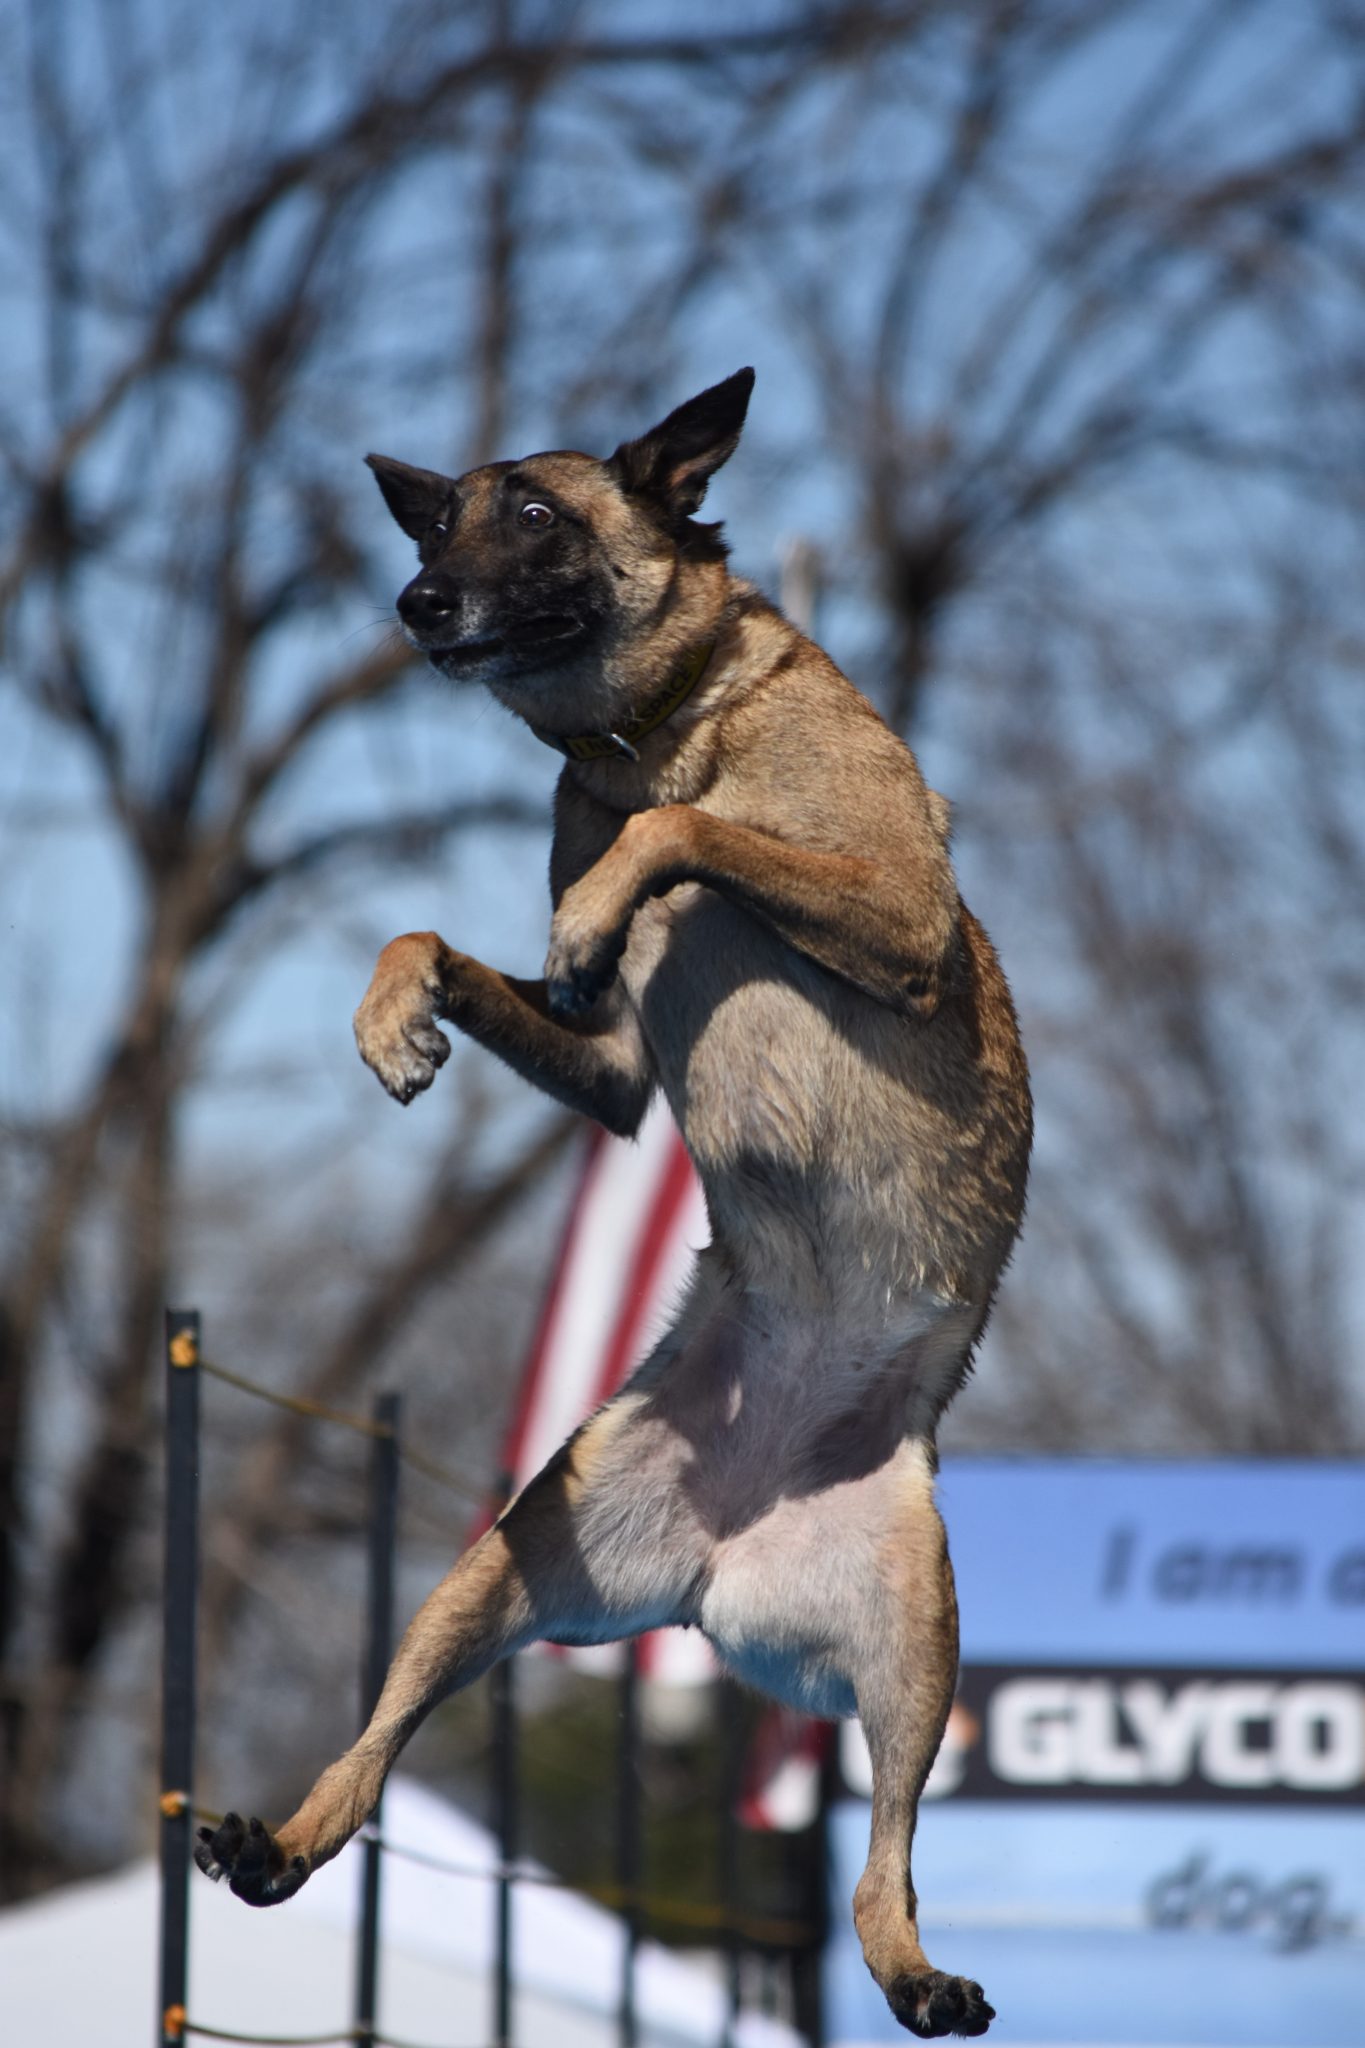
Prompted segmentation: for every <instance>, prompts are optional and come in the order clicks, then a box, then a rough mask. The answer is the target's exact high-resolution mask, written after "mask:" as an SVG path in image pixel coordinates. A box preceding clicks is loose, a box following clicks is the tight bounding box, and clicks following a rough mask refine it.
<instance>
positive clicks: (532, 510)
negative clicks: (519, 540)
mask: <svg viewBox="0 0 1365 2048" xmlns="http://www.w3.org/2000/svg"><path fill="white" fill-rule="evenodd" d="M517 520H518V523H519V524H520V525H522V526H553V525H554V522H555V515H554V513H553V512H552V511H551V510H550V508H549V506H548V505H541V504H537V503H532V504H530V505H523V506H522V508H521V510H520V512H518V514H517Z"/></svg>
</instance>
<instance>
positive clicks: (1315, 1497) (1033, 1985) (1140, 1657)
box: [826, 1459, 1365, 2048]
mask: <svg viewBox="0 0 1365 2048" xmlns="http://www.w3.org/2000/svg"><path fill="white" fill-rule="evenodd" d="M940 1499H941V1502H942V1506H943V1511H944V1517H945V1520H946V1521H947V1524H948V1531H949V1542H950V1547H951V1550H952V1554H953V1561H954V1566H955V1569H956V1572H957V1580H958V1592H959V1598H960V1602H961V1608H962V1653H963V1668H962V1676H961V1683H960V1687H959V1692H958V1698H957V1702H956V1704H955V1706H954V1709H953V1715H952V1719H951V1721H950V1723H949V1729H948V1733H947V1736H946V1737H945V1740H944V1744H943V1748H942V1750H941V1752H940V1755H939V1759H938V1762H937V1763H936V1765H935V1768H934V1773H933V1776H932V1778H931V1780H930V1785H929V1787H928V1788H927V1790H928V1795H929V1796H928V1797H927V1798H926V1800H925V1803H924V1806H923V1807H922V1809H921V1819H920V1829H919V1835H918V1838H917V1842H916V1855H915V1875H916V1883H917V1888H918V1891H919V1894H920V1899H921V1919H920V1925H921V1931H922V1934H923V1937H924V1942H925V1947H926V1949H927V1950H928V1952H929V1955H930V1957H931V1959H932V1960H933V1961H934V1962H935V1963H936V1964H937V1965H938V1967H940V1968H942V1969H947V1970H957V1971H961V1972H963V1973H964V1974H966V1975H969V1976H972V1977H976V1978H979V1979H980V1980H981V1982H982V1983H983V1984H984V1986H985V1988H986V1993H987V1996H988V1997H989V1998H990V1999H991V2000H992V2002H993V2003H994V2005H995V2006H996V2008H997V2010H998V2013H999V2017H998V2019H997V2020H996V2021H995V2023H994V2024H993V2026H992V2028H991V2039H992V2040H993V2041H994V2040H998V2041H1000V2042H1001V2043H1002V2044H1003V2043H1006V2042H1014V2043H1025V2042H1026V2043H1031V2044H1035V2048H1041V2044H1044V2043H1082V2042H1086V2043H1091V2044H1094V2048H1100V2044H1110V2043H1112V2044H1122V2048H1158V2044H1173V2048H1174V2044H1180V2048H1287V2044H1289V2043H1293V2044H1294V2048H1362V2044H1365V1466H1362V1465H1358V1464H1347V1463H1331V1464H1321V1465H1319V1464H1307V1463H1302V1464H1301V1463H1288V1462H1280V1461H1265V1462H1258V1463H1255V1464H1251V1463H1241V1462H1237V1463H1219V1464H1182V1465H1174V1464H1143V1463H1111V1462H1103V1463H1100V1462H1095V1463H1088V1462H1081V1461H1070V1462H1067V1461H1061V1460H1055V1461H1054V1460H1047V1461H1041V1460H1040V1461H1029V1462H1027V1463H1025V1462H1022V1461H1020V1462H1014V1461H1004V1460H985V1459H982V1460H978V1459H970V1460H969V1459H960V1460H956V1461H952V1462H949V1463H946V1464H945V1466H944V1471H943V1475H942V1481H941V1485H940ZM841 1761H842V1767H843V1779H844V1784H845V1788H846V1791H847V1793H848V1794H849V1795H850V1796H849V1797H847V1798H846V1799H845V1800H844V1801H843V1802H842V1803H841V1804H840V1805H839V1806H837V1807H836V1809H835V1812H834V1815H833V1817H832V1823H831V1851H832V1854H831V1862H832V1865H833V1869H832V1873H831V1876H832V1893H831V1915H832V1921H833V1926H834V1933H833V1937H832V1940H831V1945H830V1952H829V1961H828V1968H827V1972H826V2004H827V2041H828V2043H829V2044H830V2048H862V2044H870V2043H874V2042H891V2041H904V2039H905V2038H906V2037H905V2035H904V2033H903V2031H902V2030H901V2029H899V2028H898V2027H896V2025H895V2024H894V2022H892V2020H891V2019H890V2016H889V2014H888V2013H887V2010H886V2007H885V2004H884V2002H883V2001H882V1999H881V1995H880V1993H879V1992H878V1991H877V1989H876V1986H875V1985H874V1984H873V1983H872V1981H871V1979H870V1978H869V1977H868V1975H867V1972H866V1969H865V1967H864V1965H863V1962H862V1957H861V1953H860V1950H859V1947H858V1942H857V1937H856V1935H855V1933H854V1930H853V1926H852V1919H851V1915H850V1912H849V1899H850V1898H851V1895H852V1891H853V1887H854V1885H855V1884H856V1882H857V1879H858V1875H859V1873H860V1871H861V1868H862V1864H863V1860H864V1858H865V1856H866V1851H867V1833H868V1809H867V1805H866V1797H867V1795H868V1794H869V1792H870V1789H871V1774H870V1769H869V1766H868V1761H867V1753H866V1748H865V1746H864V1745H863V1743H862V1738H861V1733H860V1731H859V1730H858V1728H857V1725H856V1723H854V1724H850V1725H849V1726H848V1727H847V1728H846V1729H845V1730H844V1734H843V1740H842V1745H841Z"/></svg>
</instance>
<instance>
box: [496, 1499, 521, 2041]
mask: <svg viewBox="0 0 1365 2048" xmlns="http://www.w3.org/2000/svg"><path fill="white" fill-rule="evenodd" d="M500 1491H501V1495H502V1499H503V1501H504V1502H506V1501H508V1500H510V1498H511V1495H512V1479H511V1475H510V1473H509V1474H505V1475H504V1477H503V1481H502V1485H501V1488H500ZM490 1688H491V1698H492V1708H493V1799H494V1807H495V1811H494V1827H495V1830H496V1833H497V1837H498V1855H499V1859H500V1863H501V1868H500V1871H499V1874H498V1899H497V1905H498V1914H497V1944H496V1951H495V1972H494V2000H493V2044H494V2048H512V1885H513V1878H512V1865H513V1864H514V1863H515V1862H516V1859H517V1849H518V1839H517V1838H518V1827H517V1687H516V1665H515V1660H514V1659H513V1658H511V1657H504V1658H503V1660H502V1662H501V1663H500V1664H495V1665H494V1666H493V1671H492V1676H491V1679H490Z"/></svg>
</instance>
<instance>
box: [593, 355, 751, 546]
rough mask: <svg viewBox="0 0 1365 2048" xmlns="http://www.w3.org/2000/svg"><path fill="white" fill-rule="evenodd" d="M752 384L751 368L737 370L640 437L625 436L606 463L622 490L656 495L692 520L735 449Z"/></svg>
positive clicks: (675, 512)
mask: <svg viewBox="0 0 1365 2048" xmlns="http://www.w3.org/2000/svg"><path fill="white" fill-rule="evenodd" d="M753 388H754V373H753V371H752V370H736V372H735V374H734V376H733V377H727V378H726V379H725V382H724V383H723V384H713V385H712V386H711V389H710V390H709V391H703V392H701V393H699V395H698V396H697V397H696V398H689V399H688V400H687V402H686V404H685V405H680V406H679V407H678V409H677V411H676V412H671V413H670V414H669V415H668V418H667V419H666V420H661V421H660V423H659V425H658V426H657V427H651V428H650V430H649V432H648V433H647V434H641V436H640V438H639V440H638V441H623V442H622V443H621V446H620V447H619V448H618V449H617V451H616V453H615V454H614V455H613V456H612V458H611V461H610V462H609V464H608V465H607V466H608V468H610V469H613V470H614V471H615V472H616V475H617V477H618V478H619V480H620V484H621V488H622V490H625V491H630V492H638V493H639V494H640V495H642V496H645V497H652V498H658V499H659V500H660V501H661V502H662V503H663V504H664V505H666V506H667V507H668V509H669V511H670V512H672V513H674V514H676V515H678V516H680V517H682V518H684V519H690V518H691V516H692V514H693V513H694V512H695V511H696V510H697V508H698V506H699V505H700V504H701V501H702V499H703V498H704V497H705V496H706V486H707V485H708V484H709V483H710V481H711V479H712V477H713V476H714V475H715V473H716V471H717V470H718V469H719V468H720V466H721V464H722V462H728V461H729V459H730V457H731V456H732V455H733V454H734V452H735V448H736V447H737V445H738V442H739V433H740V428H741V427H742V426H743V425H744V415H745V413H746V412H747V411H748V408H749V394H750V392H751V391H752V390H753Z"/></svg>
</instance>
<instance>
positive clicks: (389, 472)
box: [365, 455, 455, 541]
mask: <svg viewBox="0 0 1365 2048" xmlns="http://www.w3.org/2000/svg"><path fill="white" fill-rule="evenodd" d="M365 460H366V462H368V464H369V465H370V468H371V469H372V470H373V471H374V480H375V482H376V483H377V484H378V486H379V488H380V490H381V491H382V492H383V493H384V503H385V504H386V505H387V506H388V508H389V510H390V512H392V514H393V516H394V518H395V519H396V520H397V521H398V524H399V525H400V526H401V527H402V529H403V531H404V533H406V534H407V535H408V537H409V538H410V539H411V540H418V541H419V540H421V539H422V538H423V537H424V536H425V534H426V533H427V532H428V530H429V528H430V526H431V523H432V521H433V520H434V519H439V518H440V517H441V514H442V513H443V512H444V511H446V510H448V508H449V506H450V501H451V498H452V497H453V495H454V491H455V484H454V480H453V479H452V478H451V477H448V476H441V475H439V474H438V472H437V471H436V470H434V469H414V468H413V467H412V465H411V464H410V463H407V462H395V461H394V459H393V457H392V456H391V455H367V456H366V457H365Z"/></svg>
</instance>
